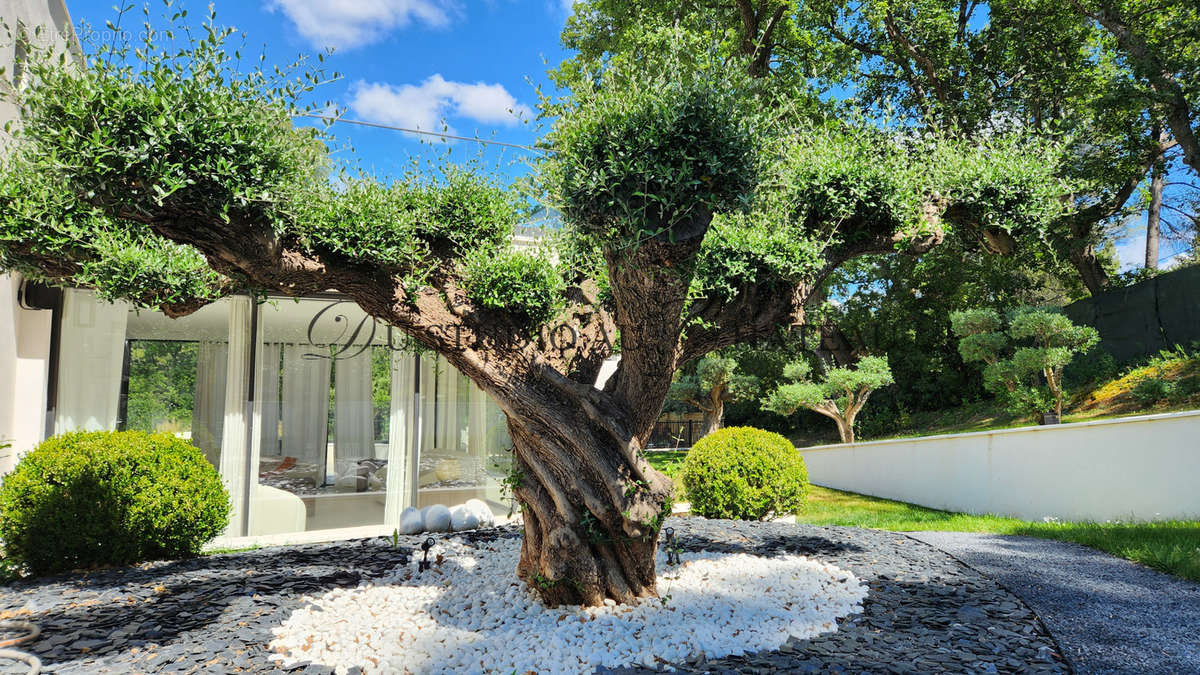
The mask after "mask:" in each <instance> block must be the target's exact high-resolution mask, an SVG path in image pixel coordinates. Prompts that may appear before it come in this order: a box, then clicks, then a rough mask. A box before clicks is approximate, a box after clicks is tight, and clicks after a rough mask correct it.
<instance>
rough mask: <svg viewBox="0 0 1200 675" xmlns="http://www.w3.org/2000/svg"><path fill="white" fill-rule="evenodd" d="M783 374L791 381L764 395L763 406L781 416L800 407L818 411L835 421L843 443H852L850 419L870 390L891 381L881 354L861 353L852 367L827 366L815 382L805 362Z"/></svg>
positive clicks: (784, 371) (852, 435)
mask: <svg viewBox="0 0 1200 675" xmlns="http://www.w3.org/2000/svg"><path fill="white" fill-rule="evenodd" d="M783 376H784V377H785V378H787V379H789V380H792V381H791V382H789V383H787V384H783V385H780V386H779V387H777V388H776V389H775V390H774V391H772V392H771V393H770V394H768V395H767V397H766V398H765V399H763V407H764V408H766V409H767V410H770V411H772V412H775V413H778V414H780V415H783V416H785V417H786V416H789V415H792V414H794V413H795V412H796V411H797V410H799V409H800V408H808V409H809V410H812V411H814V412H818V413H821V414H822V415H824V416H826V417H828V418H830V419H832V420H833V421H834V422H835V423H837V428H838V435H839V436H841V438H842V442H843V443H853V442H854V418H855V417H857V416H858V413H859V411H861V410H862V409H863V406H865V405H866V404H867V399H869V398H870V397H871V392H873V391H875V390H876V389H879V388H880V387H886V386H887V385H889V384H892V383H893V382H894V381H895V380H894V379H893V378H892V369H891V368H890V367H888V362H887V358H886V357H882V356H864V357H863V358H861V359H859V361H858V363H857V364H856V365H855V366H854V367H849V366H839V367H836V368H830V369H828V370H827V371H826V372H825V373H824V377H823V378H821V379H820V380H819V381H818V380H814V379H813V378H812V366H811V365H809V363H808V361H796V362H794V363H790V364H788V365H787V366H786V367H785V368H784V369H783Z"/></svg>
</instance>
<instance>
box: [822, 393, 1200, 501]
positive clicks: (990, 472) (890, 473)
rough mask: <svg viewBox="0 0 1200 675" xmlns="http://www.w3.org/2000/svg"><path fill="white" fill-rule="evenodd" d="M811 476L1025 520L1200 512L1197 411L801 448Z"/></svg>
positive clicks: (906, 498)
mask: <svg viewBox="0 0 1200 675" xmlns="http://www.w3.org/2000/svg"><path fill="white" fill-rule="evenodd" d="M800 453H801V455H803V457H804V461H805V463H806V464H807V465H808V473H809V478H810V480H811V481H812V482H813V483H815V484H817V485H823V486H826V487H831V488H835V489H838V490H847V491H850V492H858V493H861V494H866V495H872V496H875V497H884V498H887V499H896V500H899V501H904V502H910V503H913V504H919V505H921V506H927V507H930V508H937V509H946V510H950V511H965V512H968V513H992V514H997V515H1006V516H1015V517H1018V518H1023V519H1027V520H1041V519H1042V518H1045V517H1054V518H1058V519H1060V520H1094V521H1106V520H1164V519H1183V518H1187V519H1198V518H1200V411H1190V412H1181V413H1167V414H1161V415H1144V416H1138V417H1126V418H1122V419H1116V420H1102V421H1096V422H1078V423H1074V424H1061V425H1056V426H1039V427H1024V428H1020V429H1005V430H1001V431H984V432H977V433H969V434H949V435H944V436H930V437H925V438H912V439H896V440H888V441H874V442H868V443H854V444H849V445H826V446H818V447H812V448H801V449H800Z"/></svg>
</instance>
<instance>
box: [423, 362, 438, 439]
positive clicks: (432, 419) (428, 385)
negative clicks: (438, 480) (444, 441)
mask: <svg viewBox="0 0 1200 675" xmlns="http://www.w3.org/2000/svg"><path fill="white" fill-rule="evenodd" d="M437 361H438V359H437V357H436V356H421V383H420V386H421V436H420V438H421V445H420V449H421V451H422V452H424V451H427V450H433V449H434V448H436V447H438V446H437V443H436V442H435V440H434V437H435V435H436V434H437V426H436V424H435V423H436V422H437V419H438V416H437V396H436V395H435V394H436V392H437V381H436V380H437V365H438V364H437Z"/></svg>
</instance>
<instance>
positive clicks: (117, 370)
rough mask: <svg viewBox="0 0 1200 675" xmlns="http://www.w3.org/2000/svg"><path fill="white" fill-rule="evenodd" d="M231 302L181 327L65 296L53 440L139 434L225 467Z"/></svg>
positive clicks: (148, 314) (180, 322)
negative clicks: (183, 444) (169, 439)
mask: <svg viewBox="0 0 1200 675" xmlns="http://www.w3.org/2000/svg"><path fill="white" fill-rule="evenodd" d="M228 302H229V301H227V300H226V301H221V302H217V303H214V304H212V305H209V306H207V307H204V308H203V309H201V310H199V311H198V312H195V313H194V314H191V315H189V316H186V317H183V318H180V319H171V318H168V317H167V316H166V315H164V314H162V313H160V312H155V311H152V310H137V309H133V308H131V307H130V306H129V305H127V304H124V303H109V302H105V301H103V300H99V299H98V298H96V297H95V295H94V294H93V293H91V292H90V291H83V290H77V289H69V290H66V291H65V292H64V298H63V313H62V333H61V338H60V340H61V342H60V348H59V356H58V385H57V396H56V399H57V401H56V405H55V413H56V414H55V422H54V432H55V433H56V434H58V433H64V432H67V431H76V430H84V431H100V430H111V429H133V430H140V431H152V432H168V433H173V434H175V435H177V436H180V437H182V438H187V439H190V440H191V441H192V443H193V444H195V445H196V446H197V447H199V448H200V449H201V450H203V451H204V454H205V456H206V457H208V459H209V461H210V462H212V463H213V466H216V467H219V466H220V457H221V449H222V438H223V435H224V433H223V432H224V423H225V408H226V402H225V394H226V391H225V380H226V371H227V366H228V358H229V306H228V304H227V303H228Z"/></svg>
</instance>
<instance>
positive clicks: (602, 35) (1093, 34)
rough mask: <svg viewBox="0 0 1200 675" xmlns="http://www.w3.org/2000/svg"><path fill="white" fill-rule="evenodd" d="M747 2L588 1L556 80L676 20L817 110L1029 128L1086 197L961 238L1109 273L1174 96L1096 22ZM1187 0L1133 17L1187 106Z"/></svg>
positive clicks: (1029, 9)
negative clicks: (1052, 147) (745, 56)
mask: <svg viewBox="0 0 1200 675" xmlns="http://www.w3.org/2000/svg"><path fill="white" fill-rule="evenodd" d="M1127 2H1129V3H1130V4H1131V5H1133V4H1137V2H1138V0H1127ZM1142 4H1144V3H1142ZM744 5H745V6H744ZM750 5H751V3H741V2H739V3H733V4H729V5H719V4H716V5H714V4H706V3H684V4H680V3H672V2H664V1H662V0H601V1H598V2H593V3H588V5H587V8H586V9H585V10H581V11H578V12H576V14H575V15H574V16H573V17H572V18H571V19H569V20H568V23H567V26H566V28H565V29H564V32H563V43H564V45H565V46H567V47H569V48H573V49H576V50H577V52H578V53H577V54H576V55H575V56H574V57H573V58H572V59H570V60H568V61H567V62H566V63H564V64H563V66H562V67H560V68H559V69H558V71H556V74H557V78H558V81H559V82H560V83H562V84H567V85H570V84H571V83H572V82H574V81H576V80H577V79H578V74H579V73H581V72H586V71H587V66H588V65H595V64H600V63H603V62H604V61H605V60H606V59H608V58H611V55H613V54H622V53H633V52H638V51H641V52H644V51H645V50H646V48H647V47H646V45H647V44H648V41H647V39H646V36H647V35H649V34H653V33H654V32H655V31H662V30H666V29H668V28H670V27H676V28H678V29H680V30H683V31H686V32H687V33H688V34H690V35H695V36H699V37H700V38H702V39H711V40H715V41H717V42H719V44H720V45H721V49H722V50H723V51H722V53H723V54H724V55H726V56H731V55H734V54H737V53H741V52H742V51H743V50H744V49H746V45H757V47H756V49H757V50H758V51H757V52H756V53H758V54H759V55H760V56H762V57H764V58H766V60H767V63H768V64H769V67H768V68H766V69H761V68H759V69H756V70H755V71H754V73H755V75H756V76H758V77H760V78H762V79H763V80H764V82H766V84H765V85H764V90H770V91H775V92H784V91H786V92H788V95H789V96H790V97H792V98H793V99H795V100H800V101H803V103H802V105H803V107H805V108H806V109H807V110H809V112H810V114H812V115H815V116H821V115H830V114H836V113H837V111H839V110H842V109H844V108H845V107H847V106H855V107H864V108H866V109H868V110H870V111H872V112H873V113H874V114H876V115H878V116H880V117H886V118H890V119H891V121H892V123H893V124H895V125H896V126H897V127H899V128H904V127H907V128H922V129H927V130H938V131H942V132H953V133H957V134H962V135H965V136H986V135H988V134H992V133H996V132H997V131H1004V130H1013V129H1023V130H1025V131H1027V132H1031V133H1037V134H1040V135H1044V136H1045V137H1047V138H1051V139H1066V140H1067V141H1068V142H1069V143H1070V145H1071V154H1072V157H1073V161H1071V162H1067V163H1064V164H1063V165H1062V166H1061V169H1062V171H1063V173H1064V176H1066V177H1069V178H1070V180H1071V181H1072V183H1073V185H1074V186H1075V189H1074V190H1073V191H1072V192H1069V193H1065V194H1064V195H1063V198H1064V199H1070V200H1072V201H1073V202H1075V203H1076V204H1077V205H1078V206H1080V208H1078V209H1073V210H1071V211H1070V212H1069V213H1064V214H1063V215H1062V218H1060V219H1058V220H1057V221H1056V222H1055V223H1054V224H1053V226H1052V227H1050V228H1049V229H1048V230H1046V231H1044V232H1037V233H1035V232H1031V231H1021V230H1020V229H1015V228H1013V227H1012V226H1011V224H1006V223H984V222H977V223H975V226H974V227H969V228H962V229H961V230H960V231H959V234H960V235H961V236H963V237H964V238H965V239H966V240H967V241H970V242H972V243H974V244H975V245H977V246H981V247H983V248H985V249H987V250H989V251H992V252H1004V253H1008V252H1011V251H1012V250H1014V249H1015V248H1018V247H1039V246H1045V245H1047V244H1049V245H1050V246H1052V247H1053V250H1054V251H1055V252H1056V253H1057V254H1058V255H1059V256H1060V257H1061V258H1062V259H1063V260H1067V261H1069V262H1070V263H1071V265H1072V266H1073V267H1074V269H1075V274H1076V275H1077V276H1078V278H1079V279H1080V280H1081V281H1082V283H1083V284H1084V286H1085V288H1086V289H1087V290H1088V291H1089V292H1092V293H1096V292H1099V291H1101V290H1103V289H1104V288H1105V287H1106V286H1107V285H1108V283H1109V274H1108V272H1107V269H1106V266H1107V265H1106V260H1105V259H1104V258H1103V257H1102V256H1101V255H1100V254H1099V250H1100V249H1101V248H1102V245H1103V244H1104V242H1105V241H1107V240H1110V239H1111V237H1112V236H1113V228H1112V227H1111V226H1112V225H1113V224H1114V223H1116V222H1119V221H1120V220H1121V219H1122V218H1124V217H1125V216H1126V215H1128V213H1127V210H1128V208H1129V207H1133V208H1136V207H1137V206H1138V204H1137V203H1133V204H1131V203H1130V200H1131V197H1133V196H1134V194H1135V193H1136V191H1137V189H1138V187H1139V186H1140V185H1142V184H1143V183H1144V182H1145V181H1146V180H1147V177H1148V173H1149V172H1150V170H1151V168H1152V167H1153V166H1155V164H1156V163H1160V162H1161V161H1162V159H1163V155H1164V153H1165V152H1168V151H1170V150H1171V149H1172V148H1173V147H1176V146H1177V144H1178V140H1177V138H1176V136H1177V135H1178V134H1177V133H1174V132H1173V131H1172V130H1173V129H1174V127H1171V126H1170V125H1167V130H1168V132H1170V133H1168V134H1167V135H1166V136H1161V135H1160V134H1159V133H1158V131H1157V130H1156V124H1157V123H1158V122H1161V121H1162V120H1164V119H1165V118H1166V117H1167V116H1169V115H1171V114H1172V113H1171V111H1172V110H1174V109H1175V108H1177V107H1179V106H1178V105H1176V104H1175V103H1172V102H1171V101H1167V100H1166V99H1165V95H1164V94H1161V93H1159V90H1156V89H1154V87H1153V86H1151V84H1149V83H1148V82H1150V80H1151V79H1152V78H1148V76H1146V75H1144V74H1142V73H1143V72H1150V71H1147V70H1146V69H1145V68H1142V69H1141V70H1139V67H1137V66H1136V64H1134V63H1133V62H1132V61H1131V60H1130V59H1129V58H1128V57H1127V56H1126V55H1125V53H1124V52H1123V51H1122V48H1121V46H1120V45H1119V44H1118V42H1119V41H1118V40H1117V39H1115V38H1114V37H1113V36H1112V35H1111V34H1110V33H1109V32H1108V31H1107V30H1106V29H1105V28H1104V27H1103V26H1102V25H1100V24H1099V23H1097V22H1096V21H1094V20H1092V19H1091V18H1089V17H1088V16H1085V15H1084V14H1082V13H1080V12H1079V11H1077V9H1076V8H1075V7H1072V6H1071V5H1069V4H1068V5H1064V4H1062V3H1053V2H1048V1H1047V0H999V1H991V2H957V1H951V0H935V1H933V2H929V1H926V0H919V1H917V0H911V1H907V2H900V3H897V2H893V1H892V0H867V1H866V2H847V1H846V0H818V1H817V2H807V3H791V4H789V3H782V2H767V3H760V4H759V5H758V6H757V7H754V8H753V10H754V11H749V12H748V11H746V10H747V9H750V7H749V6H750ZM1186 5H1187V3H1185V2H1183V0H1172V1H1171V2H1168V3H1166V5H1162V6H1157V5H1156V6H1154V7H1148V6H1147V7H1144V8H1143V9H1144V10H1145V11H1140V12H1137V13H1136V16H1137V17H1138V21H1140V22H1142V24H1144V25H1145V26H1146V29H1145V31H1143V32H1146V33H1147V34H1148V35H1153V36H1156V37H1155V39H1154V40H1152V41H1151V42H1153V45H1155V46H1156V48H1157V49H1159V50H1160V51H1166V50H1167V49H1168V48H1169V46H1178V49H1176V50H1175V51H1173V52H1171V53H1170V54H1169V56H1164V57H1163V59H1165V60H1164V61H1163V62H1164V63H1166V64H1167V65H1164V66H1163V67H1162V68H1159V69H1158V70H1155V71H1154V72H1159V71H1161V70H1162V69H1163V68H1165V69H1166V72H1168V74H1171V76H1172V77H1174V78H1175V81H1176V82H1177V83H1180V86H1179V87H1177V88H1179V89H1181V90H1182V91H1183V92H1184V93H1185V96H1184V99H1185V100H1184V103H1188V101H1189V99H1188V94H1187V93H1188V92H1191V94H1192V95H1194V91H1193V90H1194V80H1195V75H1194V73H1192V72H1191V71H1189V70H1188V68H1189V67H1190V66H1189V64H1194V63H1195V62H1196V61H1197V58H1196V57H1195V48H1194V43H1195V42H1196V40H1195V39H1194V36H1195V34H1196V32H1197V31H1198V30H1200V21H1198V20H1197V19H1196V15H1195V12H1194V10H1186V9H1184V8H1185V6H1186ZM1138 7H1141V5H1138ZM1093 13H1095V12H1093ZM1129 14H1130V15H1131V16H1134V15H1135V13H1134V12H1133V11H1130V12H1129ZM755 17H758V18H757V19H756V18H755ZM764 17H765V18H764ZM768 25H769V26H772V27H773V28H772V30H771V31H770V32H768V31H766V26H768ZM1151 27H1153V30H1151ZM1155 31H1157V32H1155ZM649 44H653V42H652V41H650V42H649ZM1151 51H1154V50H1151ZM1189 57H1190V58H1189ZM1160 65H1161V64H1160ZM1151 70H1153V68H1152V69H1151ZM1192 70H1194V68H1192ZM1188 78H1191V79H1190V80H1189V79H1188ZM1187 83H1192V84H1190V85H1189V84H1187ZM1188 86H1191V89H1188ZM1160 89H1162V88H1161V87H1160ZM1163 91H1165V90H1163ZM1173 100H1174V99H1173ZM1190 101H1191V103H1192V106H1191V108H1189V109H1194V96H1193V98H1192V99H1190ZM1157 126H1158V128H1162V125H1161V124H1159V125H1157ZM1195 177H1196V176H1195V174H1194V173H1192V174H1191V175H1190V178H1189V179H1188V182H1189V183H1194V182H1195ZM1180 180H1182V178H1181V179H1180ZM1184 224H1185V225H1188V226H1190V225H1191V222H1190V221H1185V222H1184Z"/></svg>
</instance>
